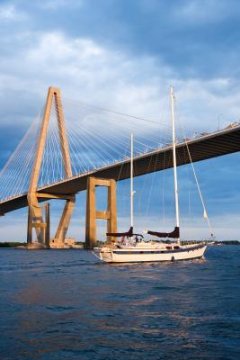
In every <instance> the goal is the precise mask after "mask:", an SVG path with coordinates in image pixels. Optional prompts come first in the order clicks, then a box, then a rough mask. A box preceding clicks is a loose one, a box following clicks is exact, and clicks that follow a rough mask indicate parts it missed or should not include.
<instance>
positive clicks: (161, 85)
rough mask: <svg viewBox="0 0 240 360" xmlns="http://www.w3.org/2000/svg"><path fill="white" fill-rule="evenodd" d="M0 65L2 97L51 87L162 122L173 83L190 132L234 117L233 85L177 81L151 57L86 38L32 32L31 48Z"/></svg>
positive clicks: (238, 93)
mask: <svg viewBox="0 0 240 360" xmlns="http://www.w3.org/2000/svg"><path fill="white" fill-rule="evenodd" d="M0 65H1V72H0V78H1V79H2V86H1V87H0V91H2V92H3V91H4V92H7V91H8V90H9V89H11V90H14V91H21V92H22V93H23V94H25V96H26V95H27V94H29V95H30V93H31V92H33V93H35V94H38V96H39V95H41V96H44V94H45V92H46V89H47V87H48V86H49V85H56V86H60V87H62V90H63V94H66V95H67V96H68V97H72V98H79V99H82V100H85V101H88V102H90V103H92V104H98V105H102V106H106V107H108V108H112V109H116V110H118V111H123V109H124V111H123V112H129V113H131V114H133V115H138V116H142V117H147V118H152V119H155V120H156V119H159V118H165V120H166V121H167V119H168V116H169V115H168V91H169V85H170V84H175V87H176V96H177V104H178V109H179V113H180V116H181V118H182V119H183V121H184V123H185V125H186V126H187V127H189V126H191V129H192V130H193V129H194V128H196V129H198V128H200V127H201V128H202V129H204V128H205V129H207V128H210V129H214V128H216V127H217V125H218V120H219V116H220V115H221V116H222V118H225V119H226V120H229V121H234V120H236V119H238V118H239V110H238V104H239V100H240V87H239V85H237V84H236V83H235V81H234V80H232V79H229V78H224V77H221V78H218V77H217V78H212V79H209V80H201V79H199V78H188V79H185V78H181V77H180V76H178V75H177V74H176V73H175V71H174V69H172V68H171V67H170V66H169V65H167V64H166V63H164V62H163V61H162V62H161V65H160V66H159V59H158V62H156V59H155V58H154V57H153V56H147V55H142V56H141V57H135V56H133V55H129V54H127V53H124V52H123V51H117V50H115V49H111V48H108V47H104V46H102V45H101V44H99V43H97V42H96V41H94V40H92V39H89V38H79V37H75V38H70V37H68V36H66V35H64V34H63V33H61V32H50V33H38V32H36V33H33V34H32V43H31V44H30V43H26V45H25V47H24V48H20V47H19V48H18V49H16V53H15V54H13V55H12V56H9V54H6V55H5V56H4V54H3V56H2V57H1V59H0ZM1 89H2V90H1ZM28 89H31V91H30V90H28ZM38 101H39V99H38ZM4 110H5V113H6V107H5V106H4ZM199 124H201V125H200V126H199Z"/></svg>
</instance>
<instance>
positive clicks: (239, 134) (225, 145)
mask: <svg viewBox="0 0 240 360" xmlns="http://www.w3.org/2000/svg"><path fill="white" fill-rule="evenodd" d="M186 144H187V145H188V148H189V150H190V153H191V157H192V161H193V162H197V161H201V160H206V159H210V158H214V157H217V156H222V155H227V154H231V153H234V152H237V151H240V125H239V124H238V125H237V126H233V127H231V126H229V127H228V128H225V129H224V130H219V131H216V132H213V133H209V134H205V135H202V136H199V137H198V138H195V139H191V140H187V141H184V142H180V143H178V144H177V146H176V151H177V162H178V166H180V165H185V164H188V163H189V162H190V161H189V155H188V150H187V145H186ZM172 166H173V164H172V146H171V145H169V146H165V147H161V148H158V149H155V150H154V151H150V152H146V153H144V154H141V155H137V156H136V157H135V158H134V176H139V175H144V174H148V173H152V172H155V171H161V170H164V169H168V168H171V167H172ZM129 175H130V159H129V158H128V159H125V160H122V161H119V162H116V163H113V164H111V165H108V166H105V167H102V168H100V169H94V170H92V171H90V172H88V173H84V174H80V175H77V176H74V177H72V178H69V179H65V180H61V181H59V182H57V183H54V184H51V185H48V186H45V187H43V188H40V189H39V190H38V192H39V193H47V194H51V195H52V198H53V199H54V198H57V196H58V195H59V194H61V195H63V194H64V195H70V194H76V193H78V192H80V191H83V190H86V187H87V178H88V177H89V176H95V177H99V178H106V179H115V180H117V181H119V180H123V179H127V178H129ZM43 201H44V199H43ZM27 205H28V204H27V194H23V195H19V196H15V197H13V198H11V199H7V200H4V201H2V202H0V215H4V214H6V213H8V212H10V211H14V210H17V209H20V208H23V207H26V206H27Z"/></svg>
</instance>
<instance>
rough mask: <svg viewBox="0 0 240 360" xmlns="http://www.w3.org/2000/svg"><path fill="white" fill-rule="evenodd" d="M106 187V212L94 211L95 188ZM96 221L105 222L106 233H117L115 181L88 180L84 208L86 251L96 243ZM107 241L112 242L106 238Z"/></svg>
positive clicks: (91, 178)
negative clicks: (101, 220)
mask: <svg viewBox="0 0 240 360" xmlns="http://www.w3.org/2000/svg"><path fill="white" fill-rule="evenodd" d="M97 186H106V187H107V189H108V203H107V210H106V211H97V210H96V187H97ZM97 219H103V220H107V231H108V232H116V231H117V203H116V181H115V180H112V179H111V180H109V179H99V178H95V177H89V178H88V185H87V206H86V239H85V245H86V248H87V249H92V248H93V247H94V246H95V244H96V241H97V238H96V230H97V221H96V220H97ZM107 241H109V242H110V241H113V239H112V238H110V237H108V239H107Z"/></svg>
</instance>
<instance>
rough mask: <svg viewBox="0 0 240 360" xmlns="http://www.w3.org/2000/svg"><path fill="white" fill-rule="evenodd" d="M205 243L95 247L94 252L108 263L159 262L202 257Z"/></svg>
mask: <svg viewBox="0 0 240 360" xmlns="http://www.w3.org/2000/svg"><path fill="white" fill-rule="evenodd" d="M206 247H207V246H206V245H205V244H199V245H191V246H186V247H181V248H179V249H173V250H165V249H151V250H148V249H145V248H143V249H140V248H138V249H137V248H136V249H135V248H133V247H131V248H120V249H118V248H113V249H111V248H107V247H106V248H102V249H101V248H97V249H95V250H94V254H95V255H96V256H97V257H98V258H99V259H100V260H102V261H104V262H108V263H130V262H161V261H179V260H193V259H199V258H201V257H203V255H204V252H205V250H206Z"/></svg>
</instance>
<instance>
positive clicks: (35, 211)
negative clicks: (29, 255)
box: [27, 87, 75, 248]
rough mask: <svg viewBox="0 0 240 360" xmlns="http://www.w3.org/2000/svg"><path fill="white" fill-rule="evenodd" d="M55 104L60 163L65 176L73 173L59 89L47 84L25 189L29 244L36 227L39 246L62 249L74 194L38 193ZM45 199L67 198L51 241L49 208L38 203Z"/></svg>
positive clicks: (72, 206)
mask: <svg viewBox="0 0 240 360" xmlns="http://www.w3.org/2000/svg"><path fill="white" fill-rule="evenodd" d="M53 104H54V106H55V110H56V115H57V124H58V133H59V141H60V145H61V153H62V158H63V165H64V171H65V176H66V178H69V177H71V176H72V167H71V159H70V154H69V145H68V139H67V134H66V128H65V121H64V113H63V107H62V101H61V92H60V89H58V88H54V87H50V88H49V89H48V95H47V100H46V105H45V109H44V114H43V119H42V124H41V128H40V132H39V138H38V142H37V148H36V155H35V161H34V166H33V170H32V175H31V180H30V185H29V190H28V195H27V199H28V206H29V212H28V244H32V242H33V237H32V230H33V229H35V232H36V236H37V241H38V243H39V245H42V246H46V247H49V246H50V247H56V248H62V247H63V246H64V240H65V237H66V233H67V230H68V226H69V223H70V219H71V215H72V212H73V209H74V205H75V195H74V194H73V195H64V194H61V195H54V194H49V193H39V192H38V191H37V188H38V180H39V176H40V170H41V165H42V160H43V153H44V148H45V145H46V139H47V133H48V126H49V120H50V113H51V108H52V106H53ZM44 199H64V200H66V203H65V207H64V209H63V213H62V216H61V219H60V221H59V225H58V228H57V231H56V235H55V237H54V239H53V240H50V232H49V226H50V214H49V207H48V206H47V207H46V206H40V204H39V200H40V201H43V200H44Z"/></svg>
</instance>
